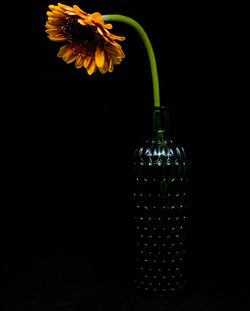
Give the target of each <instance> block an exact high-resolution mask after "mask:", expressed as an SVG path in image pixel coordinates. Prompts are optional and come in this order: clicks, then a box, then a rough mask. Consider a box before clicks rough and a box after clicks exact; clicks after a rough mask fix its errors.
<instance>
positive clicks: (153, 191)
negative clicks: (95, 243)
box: [132, 107, 191, 295]
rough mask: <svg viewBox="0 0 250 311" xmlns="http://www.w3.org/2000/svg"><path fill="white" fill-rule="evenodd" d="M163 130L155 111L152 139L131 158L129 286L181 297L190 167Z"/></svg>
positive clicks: (161, 113)
mask: <svg viewBox="0 0 250 311" xmlns="http://www.w3.org/2000/svg"><path fill="white" fill-rule="evenodd" d="M167 128H168V112H167V109H166V108H165V107H157V108H154V111H153V131H152V137H151V138H149V139H148V140H147V141H145V142H143V143H142V144H141V145H140V146H138V147H137V148H136V149H135V151H134V158H133V160H134V166H133V182H132V185H133V186H132V218H133V233H134V234H133V236H134V242H135V243H134V244H135V265H134V266H135V272H134V280H133V281H134V286H135V289H136V290H137V291H139V292H141V293H144V294H150V295H168V294H174V293H178V292H180V291H183V289H185V288H186V286H187V281H188V276H189V273H188V268H189V266H188V258H189V248H188V238H189V229H190V209H189V206H190V173H191V162H190V160H189V159H188V158H187V156H186V152H185V150H184V148H183V147H182V146H179V145H178V144H177V143H176V142H175V141H173V140H172V139H170V138H169V137H168V133H167Z"/></svg>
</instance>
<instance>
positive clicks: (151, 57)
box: [103, 14, 160, 107]
mask: <svg viewBox="0 0 250 311" xmlns="http://www.w3.org/2000/svg"><path fill="white" fill-rule="evenodd" d="M103 19H104V21H107V22H122V23H125V24H128V25H130V26H131V27H133V28H134V29H135V30H136V31H137V32H138V34H139V35H140V37H141V39H142V41H143V43H144V45H145V48H146V50H147V53H148V58H149V62H150V68H151V74H152V83H153V96H154V106H155V107H160V90H159V80H158V72H157V65H156V60H155V54H154V50H153V47H152V45H151V42H150V40H149V37H148V35H147V33H146V32H145V30H144V29H143V28H142V26H141V25H140V24H139V23H138V22H137V21H135V20H134V19H132V18H130V17H127V16H124V15H119V14H109V15H103Z"/></svg>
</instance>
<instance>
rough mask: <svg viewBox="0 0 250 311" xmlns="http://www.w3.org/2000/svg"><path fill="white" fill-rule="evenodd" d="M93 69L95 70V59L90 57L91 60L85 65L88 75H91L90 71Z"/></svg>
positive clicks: (92, 71)
mask: <svg viewBox="0 0 250 311" xmlns="http://www.w3.org/2000/svg"><path fill="white" fill-rule="evenodd" d="M95 70H96V65H95V60H94V59H92V62H91V63H90V64H89V66H88V67H87V72H88V74H89V75H92V73H94V72H95Z"/></svg>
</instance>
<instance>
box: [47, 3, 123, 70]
mask: <svg viewBox="0 0 250 311" xmlns="http://www.w3.org/2000/svg"><path fill="white" fill-rule="evenodd" d="M49 9H50V11H48V12H47V16H48V19H47V22H46V25H45V27H46V32H47V33H48V38H49V39H50V40H52V41H55V42H64V43H65V44H64V45H63V46H61V48H60V50H59V52H58V54H57V56H58V57H61V58H62V59H63V60H64V61H65V62H66V63H67V64H69V63H72V62H75V67H76V68H81V67H84V68H86V70H87V72H88V74H89V75H91V74H92V73H94V72H96V70H97V69H98V70H99V71H100V72H101V73H106V72H108V71H109V72H112V71H113V69H114V65H117V64H120V63H121V61H122V59H123V58H124V57H125V55H124V53H123V51H122V48H121V46H120V44H118V43H117V42H116V41H123V40H125V38H124V37H120V36H116V35H114V34H112V33H110V32H109V30H110V29H112V25H111V24H106V23H104V20H103V17H102V15H101V14H100V13H98V12H95V13H93V14H88V13H86V12H84V11H83V10H81V9H80V8H79V7H78V6H77V5H73V7H71V6H68V5H64V4H61V3H58V4H57V5H49Z"/></svg>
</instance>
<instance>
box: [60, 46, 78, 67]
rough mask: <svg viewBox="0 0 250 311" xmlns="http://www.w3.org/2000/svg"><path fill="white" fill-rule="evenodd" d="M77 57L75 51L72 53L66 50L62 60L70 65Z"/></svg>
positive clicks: (70, 50)
mask: <svg viewBox="0 0 250 311" xmlns="http://www.w3.org/2000/svg"><path fill="white" fill-rule="evenodd" d="M77 55H78V54H77V53H76V52H75V51H73V50H72V49H67V50H66V52H65V53H64V55H63V60H64V61H65V62H66V63H67V64H70V63H72V62H73V61H74V60H75V59H76V57H77Z"/></svg>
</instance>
